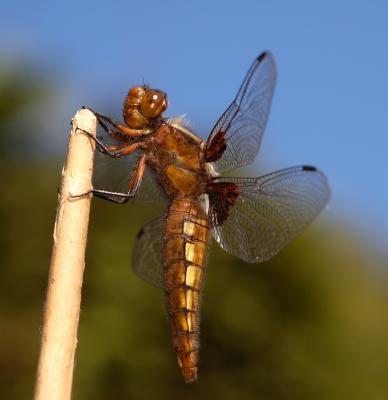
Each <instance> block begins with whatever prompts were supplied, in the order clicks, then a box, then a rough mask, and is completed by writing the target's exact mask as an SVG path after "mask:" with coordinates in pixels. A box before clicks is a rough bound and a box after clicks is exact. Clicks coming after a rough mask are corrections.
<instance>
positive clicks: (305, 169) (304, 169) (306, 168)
mask: <svg viewBox="0 0 388 400" xmlns="http://www.w3.org/2000/svg"><path fill="white" fill-rule="evenodd" d="M302 169H303V171H316V170H317V169H316V168H315V167H313V166H311V165H303V167H302Z"/></svg>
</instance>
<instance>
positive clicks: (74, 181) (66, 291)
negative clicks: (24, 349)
mask: <svg viewBox="0 0 388 400" xmlns="http://www.w3.org/2000/svg"><path fill="white" fill-rule="evenodd" d="M77 128H80V129H84V130H85V131H87V132H90V133H92V134H94V135H95V132H96V118H95V116H94V115H93V113H91V112H90V111H89V110H86V109H82V110H79V111H78V112H77V114H76V115H75V116H74V118H73V128H72V130H71V133H70V141H69V152H68V157H67V161H66V165H65V167H64V168H63V171H62V185H61V192H60V195H59V204H58V209H57V218H56V222H55V227H54V244H53V250H52V258H51V265H50V274H49V281H48V289H47V299H46V305H45V311H44V319H43V332H42V342H41V349H40V357H39V364H38V373H37V381H36V387H35V400H69V399H70V398H71V388H72V380H73V368H74V356H75V350H76V346H77V329H78V320H79V313H80V303H81V288H82V280H83V272H84V267H85V247H86V240H87V231H88V222H89V210H90V201H91V196H87V195H86V196H83V197H80V198H71V195H77V194H82V193H86V192H88V191H89V190H90V189H91V187H92V181H91V178H92V170H93V154H94V141H93V140H91V139H90V138H89V137H88V136H87V135H86V134H84V133H82V132H80V131H77Z"/></svg>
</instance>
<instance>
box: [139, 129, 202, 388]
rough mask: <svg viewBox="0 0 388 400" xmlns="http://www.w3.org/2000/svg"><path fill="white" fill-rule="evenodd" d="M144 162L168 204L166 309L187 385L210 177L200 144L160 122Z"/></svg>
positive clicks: (195, 339) (194, 358)
mask: <svg viewBox="0 0 388 400" xmlns="http://www.w3.org/2000/svg"><path fill="white" fill-rule="evenodd" d="M150 147H151V148H150V149H149V152H148V157H147V161H146V163H147V164H148V165H149V166H150V167H151V168H152V169H153V170H154V172H155V175H156V177H157V179H158V181H159V183H160V185H161V186H162V187H163V189H164V190H165V192H166V194H167V195H168V197H169V198H170V199H171V202H170V204H169V207H168V211H167V215H166V226H165V232H164V252H163V263H164V282H165V285H164V286H165V291H166V307H167V313H168V318H169V322H170V326H171V331H172V337H173V343H174V349H175V352H176V354H177V357H178V363H179V365H180V367H181V369H182V373H183V376H184V378H185V380H186V381H187V382H193V381H194V380H196V378H197V368H198V348H199V312H200V310H199V302H200V301H199V300H200V295H201V283H202V276H203V270H204V268H205V262H206V251H207V243H208V236H209V234H208V218H207V213H206V210H204V209H203V208H202V206H201V205H200V203H199V200H198V197H199V196H200V194H202V193H203V192H204V190H205V187H206V178H207V176H208V174H207V171H206V169H205V164H204V162H203V150H202V149H203V145H202V141H201V140H200V139H199V138H197V137H195V136H193V135H192V134H191V133H190V132H187V131H185V130H183V128H181V129H180V128H179V127H175V126H173V125H169V124H164V125H162V126H161V127H160V128H159V129H158V130H157V131H156V132H155V136H154V138H153V140H152V144H151V145H150Z"/></svg>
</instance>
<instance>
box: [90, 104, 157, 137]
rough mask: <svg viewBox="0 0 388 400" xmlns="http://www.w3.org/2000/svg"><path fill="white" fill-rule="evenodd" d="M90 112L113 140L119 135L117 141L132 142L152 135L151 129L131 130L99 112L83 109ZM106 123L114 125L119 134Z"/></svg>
mask: <svg viewBox="0 0 388 400" xmlns="http://www.w3.org/2000/svg"><path fill="white" fill-rule="evenodd" d="M83 108H85V109H87V110H89V111H91V112H92V113H93V114H94V115H95V116H96V118H97V120H98V122H99V124H100V125H101V126H102V127H103V128H104V130H105V131H106V132H107V133H108V134H109V135H111V136H112V137H113V138H115V137H114V136H116V135H118V138H117V140H121V141H122V140H126V141H128V140H130V139H133V138H135V137H139V136H143V135H147V134H149V133H151V130H150V129H135V128H130V127H129V126H125V125H123V124H119V123H117V122H114V121H113V120H112V119H111V118H109V117H106V116H105V115H102V114H99V113H97V112H95V111H94V110H92V109H91V108H87V107H83ZM106 123H108V124H110V125H112V126H113V127H114V128H115V129H117V130H118V131H119V132H116V131H113V130H110V129H109V128H108V127H107V125H106Z"/></svg>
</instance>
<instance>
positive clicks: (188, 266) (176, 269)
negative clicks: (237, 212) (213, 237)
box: [164, 199, 208, 382]
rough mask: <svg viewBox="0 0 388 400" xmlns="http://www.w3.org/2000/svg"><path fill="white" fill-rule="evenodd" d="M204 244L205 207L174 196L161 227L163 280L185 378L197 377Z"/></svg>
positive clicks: (205, 242)
mask: <svg viewBox="0 0 388 400" xmlns="http://www.w3.org/2000/svg"><path fill="white" fill-rule="evenodd" d="M207 244H208V220H207V215H206V213H205V211H203V209H202V208H201V207H200V205H199V204H198V203H197V202H196V201H194V200H191V199H187V200H186V199H184V200H174V201H173V202H172V203H171V205H170V208H169V210H168V215H167V222H166V230H165V246H164V281H165V288H166V301H167V312H168V318H169V323H170V326H171V331H172V337H173V343H174V349H175V352H176V354H177V357H178V363H179V365H180V367H181V369H182V373H183V376H184V378H185V380H186V382H193V381H194V380H196V379H197V371H198V361H199V357H198V350H199V303H200V294H201V283H202V277H203V271H204V267H205V263H206V251H207Z"/></svg>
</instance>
